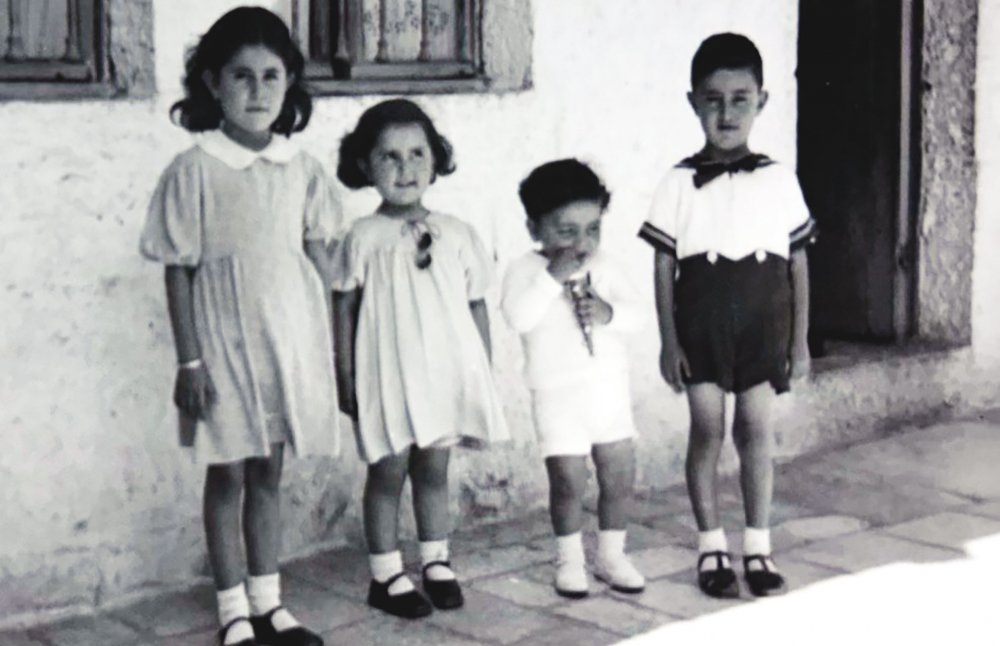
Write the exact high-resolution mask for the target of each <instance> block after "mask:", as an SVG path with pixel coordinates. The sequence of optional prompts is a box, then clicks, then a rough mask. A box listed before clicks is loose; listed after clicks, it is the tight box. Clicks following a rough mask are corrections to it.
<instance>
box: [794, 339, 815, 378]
mask: <svg viewBox="0 0 1000 646" xmlns="http://www.w3.org/2000/svg"><path fill="white" fill-rule="evenodd" d="M788 364H789V365H788V373H789V376H790V377H791V378H792V379H803V378H805V377H808V376H809V372H810V371H811V370H812V359H811V358H810V357H809V345H808V344H806V343H796V344H795V345H793V346H792V354H791V356H790V357H789V359H788Z"/></svg>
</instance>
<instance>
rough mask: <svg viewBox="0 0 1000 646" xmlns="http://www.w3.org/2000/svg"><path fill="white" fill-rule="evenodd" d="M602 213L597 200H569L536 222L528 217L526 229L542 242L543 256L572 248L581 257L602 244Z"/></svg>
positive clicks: (585, 256)
mask: <svg viewBox="0 0 1000 646" xmlns="http://www.w3.org/2000/svg"><path fill="white" fill-rule="evenodd" d="M603 214H604V211H603V209H602V208H601V204H600V203H599V202H595V201H592V200H580V201H578V202H570V203H569V204H564V205H562V206H560V207H559V208H557V209H553V210H552V211H550V212H548V213H546V214H545V215H543V216H542V217H541V218H540V219H539V220H538V221H537V222H535V221H533V220H528V231H529V232H530V233H531V237H532V238H534V239H535V240H536V241H537V242H539V243H541V245H542V254H544V255H545V256H546V257H552V255H553V254H555V253H556V252H559V251H562V250H564V249H571V250H573V251H574V252H575V253H576V255H577V258H579V259H580V260H581V261H583V260H586V259H587V258H588V257H590V256H591V255H593V253H594V252H595V251H597V247H598V246H599V245H600V244H601V216H602V215H603Z"/></svg>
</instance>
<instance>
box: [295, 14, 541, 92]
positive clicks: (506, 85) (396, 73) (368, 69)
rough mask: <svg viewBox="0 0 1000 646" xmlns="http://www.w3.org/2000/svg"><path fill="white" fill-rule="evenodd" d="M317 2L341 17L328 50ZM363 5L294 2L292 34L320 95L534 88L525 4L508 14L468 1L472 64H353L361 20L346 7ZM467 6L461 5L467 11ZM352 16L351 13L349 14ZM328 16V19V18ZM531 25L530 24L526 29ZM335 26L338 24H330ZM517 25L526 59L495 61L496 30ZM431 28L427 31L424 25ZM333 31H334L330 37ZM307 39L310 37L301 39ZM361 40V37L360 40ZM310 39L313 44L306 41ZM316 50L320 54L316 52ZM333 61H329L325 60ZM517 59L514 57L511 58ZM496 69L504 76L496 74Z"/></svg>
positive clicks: (463, 37) (466, 40) (464, 38)
mask: <svg viewBox="0 0 1000 646" xmlns="http://www.w3.org/2000/svg"><path fill="white" fill-rule="evenodd" d="M313 1H322V2H329V3H330V5H331V7H330V8H334V9H336V10H337V11H338V12H341V13H340V15H341V19H339V20H338V21H337V22H336V23H335V24H337V25H338V27H340V28H339V29H338V33H337V34H336V38H335V39H332V40H330V39H327V40H326V47H325V48H324V47H323V43H322V42H319V43H317V42H316V36H315V32H314V31H313V30H312V29H311V27H312V25H311V24H310V23H309V21H310V20H311V19H312V14H311V8H312V2H313ZM358 2H359V0H290V7H289V9H290V18H291V20H290V22H291V26H292V32H293V35H294V36H295V37H296V38H297V39H298V40H299V41H300V43H301V44H302V49H303V52H304V53H305V54H306V59H307V63H306V74H305V76H306V81H307V82H308V84H309V86H310V87H311V88H312V90H313V92H314V93H315V94H316V95H318V96H344V95H347V96H356V95H370V94H374V95H379V94H442V93H477V92H484V91H495V90H521V89H527V88H529V87H530V86H531V80H530V74H529V68H530V51H531V24H530V21H531V11H530V3H527V2H525V3H524V5H523V6H522V7H520V8H519V9H520V10H519V11H511V10H506V11H505V10H504V9H503V8H502V7H499V6H496V5H498V3H494V2H490V0H468V1H467V5H468V7H469V9H468V10H467V11H466V12H462V13H461V15H460V16H459V18H458V19H460V20H463V21H464V22H465V24H466V29H465V31H464V34H463V33H462V31H461V30H460V31H459V34H458V42H456V48H459V49H460V50H463V51H464V52H465V53H466V54H467V56H468V58H469V60H465V61H463V60H452V61H429V60H419V59H418V60H414V61H406V62H391V63H390V62H369V61H361V62H353V61H351V60H350V57H351V54H350V52H349V48H350V47H351V46H352V43H350V42H349V33H350V30H352V29H353V33H354V34H360V21H359V20H358V19H357V17H354V18H353V20H354V21H355V22H353V26H352V25H345V22H348V23H349V22H351V20H352V17H351V16H350V15H349V16H348V17H347V20H346V21H345V20H344V19H343V18H342V16H343V11H344V10H345V7H344V3H351V4H356V3H358ZM465 4H466V2H460V5H462V6H464V5H465ZM347 11H349V8H348V9H347ZM327 15H329V14H327ZM524 23H526V24H524ZM330 24H331V27H332V26H333V24H334V23H333V22H332V21H331V23H330ZM511 26H513V27H514V28H515V29H516V30H517V32H518V33H519V34H522V38H521V39H520V41H519V42H522V43H523V44H524V47H525V48H526V51H527V56H522V58H524V60H523V61H522V60H514V61H506V60H500V61H496V60H494V61H492V62H493V63H497V62H499V63H500V64H499V65H498V64H493V65H491V61H490V60H489V59H490V58H493V59H498V58H503V56H504V55H505V54H506V52H504V51H503V50H500V52H499V55H498V56H492V57H491V53H492V52H491V51H490V48H489V43H490V32H491V30H497V29H502V28H505V27H511ZM425 28H426V26H425ZM332 31H333V30H332V28H331V30H330V32H328V33H331V32H332ZM303 34H308V38H302V35H303ZM355 38H357V36H355ZM305 40H308V41H309V42H302V41H305ZM317 50H319V52H318V53H317ZM327 56H328V57H329V59H326V57H327ZM511 58H514V57H511ZM497 70H499V71H500V72H501V73H499V74H497V73H496V72H497Z"/></svg>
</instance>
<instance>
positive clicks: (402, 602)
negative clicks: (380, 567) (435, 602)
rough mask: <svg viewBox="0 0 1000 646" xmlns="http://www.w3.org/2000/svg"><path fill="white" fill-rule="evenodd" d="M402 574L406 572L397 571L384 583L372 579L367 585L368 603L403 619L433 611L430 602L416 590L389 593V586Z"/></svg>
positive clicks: (425, 614)
mask: <svg viewBox="0 0 1000 646" xmlns="http://www.w3.org/2000/svg"><path fill="white" fill-rule="evenodd" d="M404 576H406V572H399V573H397V574H394V575H393V576H391V577H389V579H388V580H387V581H386V582H385V583H379V582H378V581H375V580H374V579H372V582H371V584H370V585H369V586H368V605H369V606H371V607H372V608H378V609H379V610H381V611H383V612H387V613H389V614H390V615H394V616H396V617H402V618H404V619H420V618H421V617H426V616H427V615H429V614H431V613H432V612H434V608H433V607H432V606H431V604H430V602H429V601H427V599H426V598H425V597H424V595H422V594H420V593H419V592H417V591H416V590H410V591H409V592H404V593H403V594H389V586H391V585H392V584H393V583H395V582H396V580H397V579H400V578H402V577H404Z"/></svg>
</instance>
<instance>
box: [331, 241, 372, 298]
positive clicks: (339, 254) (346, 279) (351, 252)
mask: <svg viewBox="0 0 1000 646" xmlns="http://www.w3.org/2000/svg"><path fill="white" fill-rule="evenodd" d="M330 264H331V265H332V266H331V273H332V278H331V289H333V290H334V291H338V292H349V291H351V290H354V289H357V288H359V287H361V286H363V285H364V284H365V267H364V259H363V258H362V257H361V244H360V240H359V239H358V232H357V230H356V227H351V228H350V229H349V230H348V231H347V234H346V235H345V236H344V239H343V240H342V241H341V243H340V244H339V245H337V249H336V251H334V253H333V259H332V260H331V262H330Z"/></svg>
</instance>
